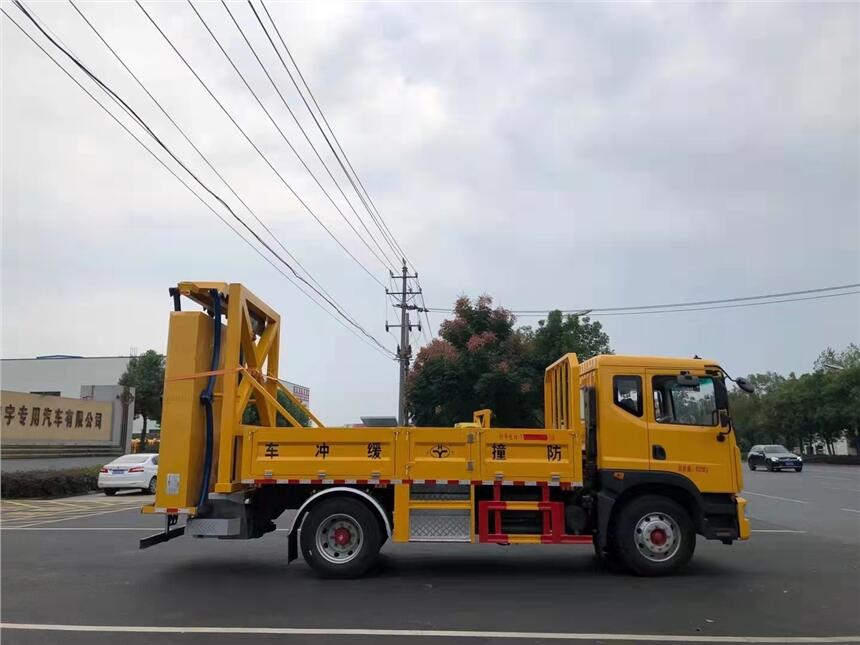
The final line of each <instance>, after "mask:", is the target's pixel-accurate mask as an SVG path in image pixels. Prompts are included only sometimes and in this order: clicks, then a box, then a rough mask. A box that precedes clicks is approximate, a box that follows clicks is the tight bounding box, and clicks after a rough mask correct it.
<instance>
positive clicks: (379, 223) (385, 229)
mask: <svg viewBox="0 0 860 645" xmlns="http://www.w3.org/2000/svg"><path fill="white" fill-rule="evenodd" d="M248 4H249V5H250V4H251V0H248ZM260 4H261V5H262V7H263V10H264V11H265V12H266V15H267V16H268V17H269V22H271V23H272V27H273V28H274V30H275V34H277V36H278V40H280V41H281V45H282V46H283V47H284V50H285V51H286V52H287V56H289V58H290V61H291V62H292V64H293V67H295V68H296V72H297V73H298V75H299V78H300V79H301V81H302V84H303V85H304V87H305V90H306V91H307V93H308V96H310V97H311V101H313V104H314V106H316V108H317V110H318V111H319V113H320V116H321V117H322V120H323V122H324V123H325V124H326V127H327V128H328V130H329V132H330V133H331V137H332V139H334V142H335V144H336V145H337V148H338V150H340V154H341V155H343V161H345V162H346V165H347V166H349V169H350V170H351V171H352V174H353V175H354V176H355V181H357V182H358V185H359V186H361V189H362V190H363V191H364V195H362V191H360V190H359V189H358V186H356V184H355V181H354V180H353V179H352V177H351V176H350V173H349V171H347V169H346V166H344V163H343V161H341V159H340V156H339V155H338V153H337V151H335V148H334V146H333V145H332V143H331V141H330V140H329V137H328V135H327V134H326V132H325V130H324V129H323V127H322V125H321V124H320V122H319V120H318V119H317V117H316V114H314V111H313V110H312V109H311V106H310V105H309V104H308V102H307V99H305V97H304V94H303V93H302V91H301V89H299V85H298V83H297V82H296V80H295V78H294V77H293V74H292V72H290V70H289V68H288V67H287V64H286V62H285V61H284V59H283V58H281V56H280V54H279V55H278V58H279V59H280V61H281V64H282V65H283V66H284V70H285V71H286V72H287V75H288V76H289V77H290V80H291V81H292V82H293V85H294V86H295V87H296V90H297V91H298V93H299V96H300V97H301V99H302V101H303V102H304V104H305V107H307V109H308V112H310V114H311V117H312V118H313V120H314V123H316V126H317V128H318V129H319V131H320V133H321V134H322V135H323V138H324V139H325V141H326V143H327V144H328V147H329V149H330V150H331V151H332V154H333V155H334V157H335V159H336V160H337V162H338V165H339V166H340V167H341V170H343V173H344V175H345V176H346V178H347V180H348V181H349V183H350V185H352V187H353V189H354V190H355V192H356V194H357V195H358V196H359V199H360V200H361V202H362V203H363V204H364V207H365V208H366V209H367V211H368V213H370V216H371V219H373V221H374V223H375V224H376V226H377V227H378V228H379V229H380V231H381V232H382V234H383V237H384V238H385V239H386V240H387V242H388V244H389V245H390V246H391V248H392V250H394V251H395V253H396V254H397V255H398V257H400V258H403V259H404V260H406V261H407V262H408V263H409V265H410V266H411V267H412V269H413V271H414V270H415V266H414V265H413V264H412V262H409V259H408V258H407V257H406V253H404V252H403V249H402V247H401V246H400V244H398V243H397V240H396V239H395V238H394V235H393V234H392V233H391V230H390V229H389V228H388V225H387V224H386V223H385V220H384V219H383V217H382V214H381V213H380V212H379V209H378V208H376V205H375V204H374V203H373V200H372V199H371V197H370V193H368V192H367V189H366V188H365V187H364V184H363V183H362V182H361V178H360V177H359V176H358V173H356V172H355V168H353V166H352V164H351V163H350V161H349V157H347V155H346V152H345V151H344V149H343V146H341V144H340V141H339V140H338V138H337V135H336V134H335V133H334V130H333V129H332V127H331V125H330V124H329V122H328V119H327V118H326V116H325V113H324V112H323V110H322V108H321V107H320V105H319V103H318V102H317V100H316V97H315V96H314V94H313V92H312V91H311V88H310V86H309V85H308V83H307V81H306V80H305V77H304V75H303V74H302V71H301V69H300V68H299V66H298V64H297V63H296V60H295V58H293V54H292V52H290V48H289V47H287V43H286V41H285V40H284V37H283V36H282V35H281V31H280V30H279V29H278V25H277V24H276V23H275V21H274V19H273V18H272V14H270V13H269V9H268V7H267V6H266V3H265V2H263V1H262V0H260ZM251 8H252V9H253V5H251ZM254 13H255V15H256V11H255V12H254ZM276 50H277V48H276ZM365 196H366V198H367V201H365ZM368 202H369V203H370V206H369V205H368ZM371 206H372V207H373V208H372V210H371ZM374 211H375V212H376V217H374ZM377 217H378V218H379V221H377V219H376V218H377ZM386 233H387V235H386Z"/></svg>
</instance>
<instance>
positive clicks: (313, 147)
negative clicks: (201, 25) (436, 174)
mask: <svg viewBox="0 0 860 645" xmlns="http://www.w3.org/2000/svg"><path fill="white" fill-rule="evenodd" d="M222 3H223V4H224V7H225V8H226V9H227V12H228V13H230V17H231V18H233V23H234V24H235V25H236V27H237V28H238V29H239V32H240V33H241V34H242V37H243V38H244V39H245V42H246V43H248V47H249V48H250V49H251V52H252V53H253V54H254V58H256V59H257V62H258V63H260V67H262V69H263V72H264V73H265V74H266V77H267V78H268V79H269V82H270V83H271V84H272V87H273V88H274V89H275V91H276V92H277V94H278V96H279V97H280V99H281V102H282V103H283V104H284V107H285V108H287V112H289V113H290V116H291V117H292V118H293V121H295V123H296V125H297V126H298V128H299V130H301V133H302V135H304V138H305V141H307V142H308V145H309V146H310V147H311V150H313V151H314V154H315V155H316V158H317V159H318V160H319V162H320V163H321V164H322V166H323V168H325V171H326V173H327V174H328V176H329V177H330V178H331V180H332V182H334V185H335V186H336V187H337V189H338V191H339V192H340V194H341V197H343V199H344V201H345V202H346V203H347V205H348V206H349V208H350V209H351V210H352V212H353V214H354V215H355V217H356V219H358V221H359V222H360V223H361V226H362V228H364V230H365V231H366V232H367V235H368V236H369V237H370V239H371V240H373V243H374V244H375V245H376V248H378V249H379V252H380V253H382V254H383V255H384V256H386V260H388V262H389V263H390V264H391V267H390V268H394V266H395V265H396V264H397V263H396V262H391V260H390V258H388V256H387V255H386V252H385V251H384V250H383V249H382V247H381V246H380V244H379V242H378V241H377V239H376V237H375V236H374V235H373V233H371V232H370V229H368V228H367V225H366V224H365V223H364V219H363V218H362V217H361V215H359V214H358V211H357V210H355V207H354V206H353V205H352V202H351V201H350V200H349V198H348V197H347V196H346V193H344V192H343V189H342V188H341V186H340V182H338V180H337V179H335V177H334V175H333V174H332V172H331V169H330V168H329V167H328V164H327V163H326V162H325V160H324V159H323V158H322V155H320V153H319V151H318V150H317V148H316V146H315V145H314V144H313V141H311V138H310V137H309V136H308V133H307V132H306V131H305V129H304V127H303V126H302V124H301V122H300V121H299V119H298V117H297V116H296V115H295V113H294V112H293V110H292V108H290V106H289V104H288V103H287V101H286V99H285V98H284V95H283V94H282V93H281V90H280V89H279V88H278V86H277V84H276V83H275V81H274V80H273V79H272V77H271V75H270V74H269V72H268V70H267V69H266V67H265V65H263V62H262V61H261V60H260V57H259V56H257V52H256V51H254V47H253V46H252V45H251V43H250V42H249V41H248V38H247V37H246V36H245V33H244V32H243V31H242V28H241V27H240V26H239V23H238V22H236V19H235V17H233V14H232V13H231V12H230V9H229V8H228V7H227V4H226V3H224V0H222ZM248 4H249V5H250V7H251V11H252V12H253V13H254V17H255V18H256V19H257V22H258V23H259V25H260V28H261V29H262V30H263V33H264V34H265V36H266V39H267V40H268V41H269V44H270V45H271V46H272V49H273V50H274V51H275V54H276V55H277V56H278V59H279V60H280V61H281V64H282V65H283V66H284V68H285V69H287V67H286V63H284V59H283V57H282V56H281V52H280V51H279V50H278V47H277V45H275V41H274V40H272V37H271V35H270V34H269V30H268V29H266V25H265V24H264V23H263V20H262V19H261V18H260V15H259V14H258V13H257V10H256V9H255V8H254V5H253V4H251V3H250V2H249V3H248ZM287 72H288V73H289V70H288V69H287ZM293 84H294V85H295V82H294V83H293ZM296 89H298V88H296ZM299 95H300V96H301V92H299ZM302 99H304V97H302ZM312 116H313V115H312ZM370 215H371V220H372V219H373V213H371V214H370ZM377 228H378V225H377ZM382 239H383V240H384V241H386V242H388V240H387V238H386V236H385V232H384V231H382ZM389 246H391V245H390V243H389ZM392 250H394V255H395V257H398V256H399V253H398V252H397V250H396V249H392Z"/></svg>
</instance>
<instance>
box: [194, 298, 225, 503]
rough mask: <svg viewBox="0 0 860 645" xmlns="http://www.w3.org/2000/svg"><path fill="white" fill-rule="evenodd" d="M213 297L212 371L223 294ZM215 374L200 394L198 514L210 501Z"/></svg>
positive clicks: (217, 357) (216, 361) (218, 359)
mask: <svg viewBox="0 0 860 645" xmlns="http://www.w3.org/2000/svg"><path fill="white" fill-rule="evenodd" d="M209 294H210V295H211V296H212V318H213V320H214V322H215V336H214V339H213V343H212V365H211V367H210V371H212V372H214V371H215V370H217V369H218V364H219V363H220V362H221V294H220V293H219V292H218V290H217V289H212V290H210V291H209ZM216 378H217V376H215V375H214V374H213V375H212V376H210V377H209V380H208V381H207V383H206V389H204V390H203V391H202V392H201V393H200V402H201V403H202V404H203V410H204V413H205V415H206V448H205V452H204V454H203V479H202V480H201V481H200V494H199V495H198V499H199V500H200V501H199V502H197V512H198V513H200V512H201V511H202V509H203V506H204V505H205V504H206V502H207V501H209V478H210V476H211V473H212V446H213V444H214V443H215V415H214V413H213V411H212V395H213V393H214V391H215V379H216Z"/></svg>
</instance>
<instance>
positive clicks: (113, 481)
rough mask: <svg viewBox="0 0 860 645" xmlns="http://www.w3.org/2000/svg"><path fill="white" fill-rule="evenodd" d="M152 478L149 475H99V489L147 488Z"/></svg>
mask: <svg viewBox="0 0 860 645" xmlns="http://www.w3.org/2000/svg"><path fill="white" fill-rule="evenodd" d="M152 477H153V476H152V475H150V474H149V473H133V474H132V475H127V474H126V475H111V474H110V473H99V488H147V487H148V486H149V481H150V480H151V479H152Z"/></svg>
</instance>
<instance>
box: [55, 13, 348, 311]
mask: <svg viewBox="0 0 860 645" xmlns="http://www.w3.org/2000/svg"><path fill="white" fill-rule="evenodd" d="M69 4H70V5H72V7H73V8H74V10H75V11H76V12H77V13H78V15H79V16H80V17H81V18H82V19H83V21H84V22H85V23H86V24H87V26H88V27H89V28H90V29H91V30H92V31H93V33H94V34H95V35H96V36H97V37H98V39H99V40H100V41H101V42H102V43H103V44H104V46H105V47H106V48H107V49H108V51H110V53H111V54H112V55H113V57H114V58H115V59H116V60H117V61H118V62H119V64H120V65H122V67H123V68H124V69H125V70H126V71H127V72H128V73H129V75H130V76H131V77H132V78H133V79H134V80H135V82H136V83H137V84H138V86H139V87H140V88H141V89H142V90H143V91H144V92H145V93H146V95H147V96H148V97H149V98H150V99H151V100H152V102H153V103H155V105H156V106H157V107H158V109H159V110H161V113H162V114H164V116H165V117H166V118H167V120H168V121H170V123H171V124H173V126H174V127H175V128H176V129H177V131H178V132H179V133H180V134H181V135H182V137H183V138H184V139H185V141H186V142H188V145H190V146H191V147H192V148H193V149H194V151H195V152H196V153H197V155H198V156H199V157H200V158H201V159H202V160H203V161H204V163H206V165H207V166H208V167H209V168H210V169H211V170H212V172H213V173H215V175H216V176H217V177H218V179H220V180H221V181H222V182H223V183H224V185H225V186H227V189H228V190H229V191H230V192H231V193H232V194H233V196H234V197H235V198H236V199H237V200H238V201H239V203H241V204H242V206H244V207H245V210H247V211H248V213H250V214H251V216H252V217H253V218H254V219H255V220H256V221H257V223H258V224H260V226H262V227H263V228H264V229H265V230H266V232H267V233H268V234H269V235H270V236H271V237H272V239H273V240H275V242H277V243H278V245H279V246H280V247H281V248H282V249H283V250H284V253H286V254H287V255H288V256H289V257H290V259H291V260H293V262H295V263H296V266H298V267H299V268H300V269H302V271H304V272H305V274H306V275H307V276H308V278H309V279H310V280H311V281H312V282H313V283H314V284H316V285H317V286H318V287H319V288H320V289H321V290H322V291H323V293H325V294H326V295H327V296H329V298H331V299H332V301H334V302H335V303H337V304H338V306H341V305H340V303H338V302H337V300H335V298H334V296H332V295H331V293H329V292H328V290H326V288H325V287H323V285H322V284H320V282H319V281H318V280H317V279H316V278H314V276H313V275H312V274H311V273H310V271H308V270H307V269H306V268H305V266H304V265H303V264H302V263H301V262H300V261H299V259H298V258H296V256H295V255H293V254H292V253H291V252H290V250H289V249H288V248H287V247H286V246H284V244H283V242H281V240H280V238H278V237H277V236H276V235H275V234H274V232H273V231H272V230H271V229H270V228H269V227H268V226H267V225H266V224H265V222H263V220H261V219H260V218H259V217H258V216H257V214H256V212H255V211H254V210H253V209H252V208H251V207H250V206H249V205H248V203H247V202H246V201H245V200H244V199H243V198H242V197H241V196H240V195H239V194H238V193H237V192H236V191H235V190H234V188H233V186H232V185H231V184H230V183H229V182H228V181H227V180H226V179H225V178H224V176H223V175H222V174H221V173H220V172H219V171H218V169H217V168H215V166H213V165H212V163H211V162H210V161H209V159H208V158H207V157H206V155H204V154H203V152H202V151H201V150H200V148H198V147H197V145H195V143H194V142H193V141H192V140H191V138H190V137H189V136H188V135H187V134H186V132H185V130H183V129H182V127H180V125H179V124H178V123H177V122H176V121H175V120H174V119H173V117H172V116H171V115H170V113H169V112H168V111H167V110H166V109H165V108H164V106H163V105H162V104H161V103H160V102H159V101H158V99H156V98H155V97H154V96H153V95H152V93H151V92H150V91H149V89H147V87H146V85H144V83H143V82H142V81H141V80H140V79H139V78H138V77H137V75H136V74H135V73H134V72H133V71H132V70H131V68H129V66H128V65H126V63H125V61H124V60H123V59H122V58H121V57H120V55H119V54H118V53H117V52H116V50H114V48H113V47H111V45H110V43H108V42H107V40H106V39H105V38H104V37H103V36H102V34H101V32H99V30H98V29H97V28H96V27H95V25H93V24H92V22H90V20H89V19H88V18H87V16H86V15H85V14H84V12H83V11H82V10H81V9H80V8H79V7H78V6H77V5H76V4H75V2H74V0H69ZM52 33H53V32H52ZM54 35H55V36H56V34H54ZM58 40H59V39H58ZM60 42H62V41H60ZM243 239H244V238H243ZM341 308H343V307H342V306H341ZM353 320H354V319H353Z"/></svg>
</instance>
